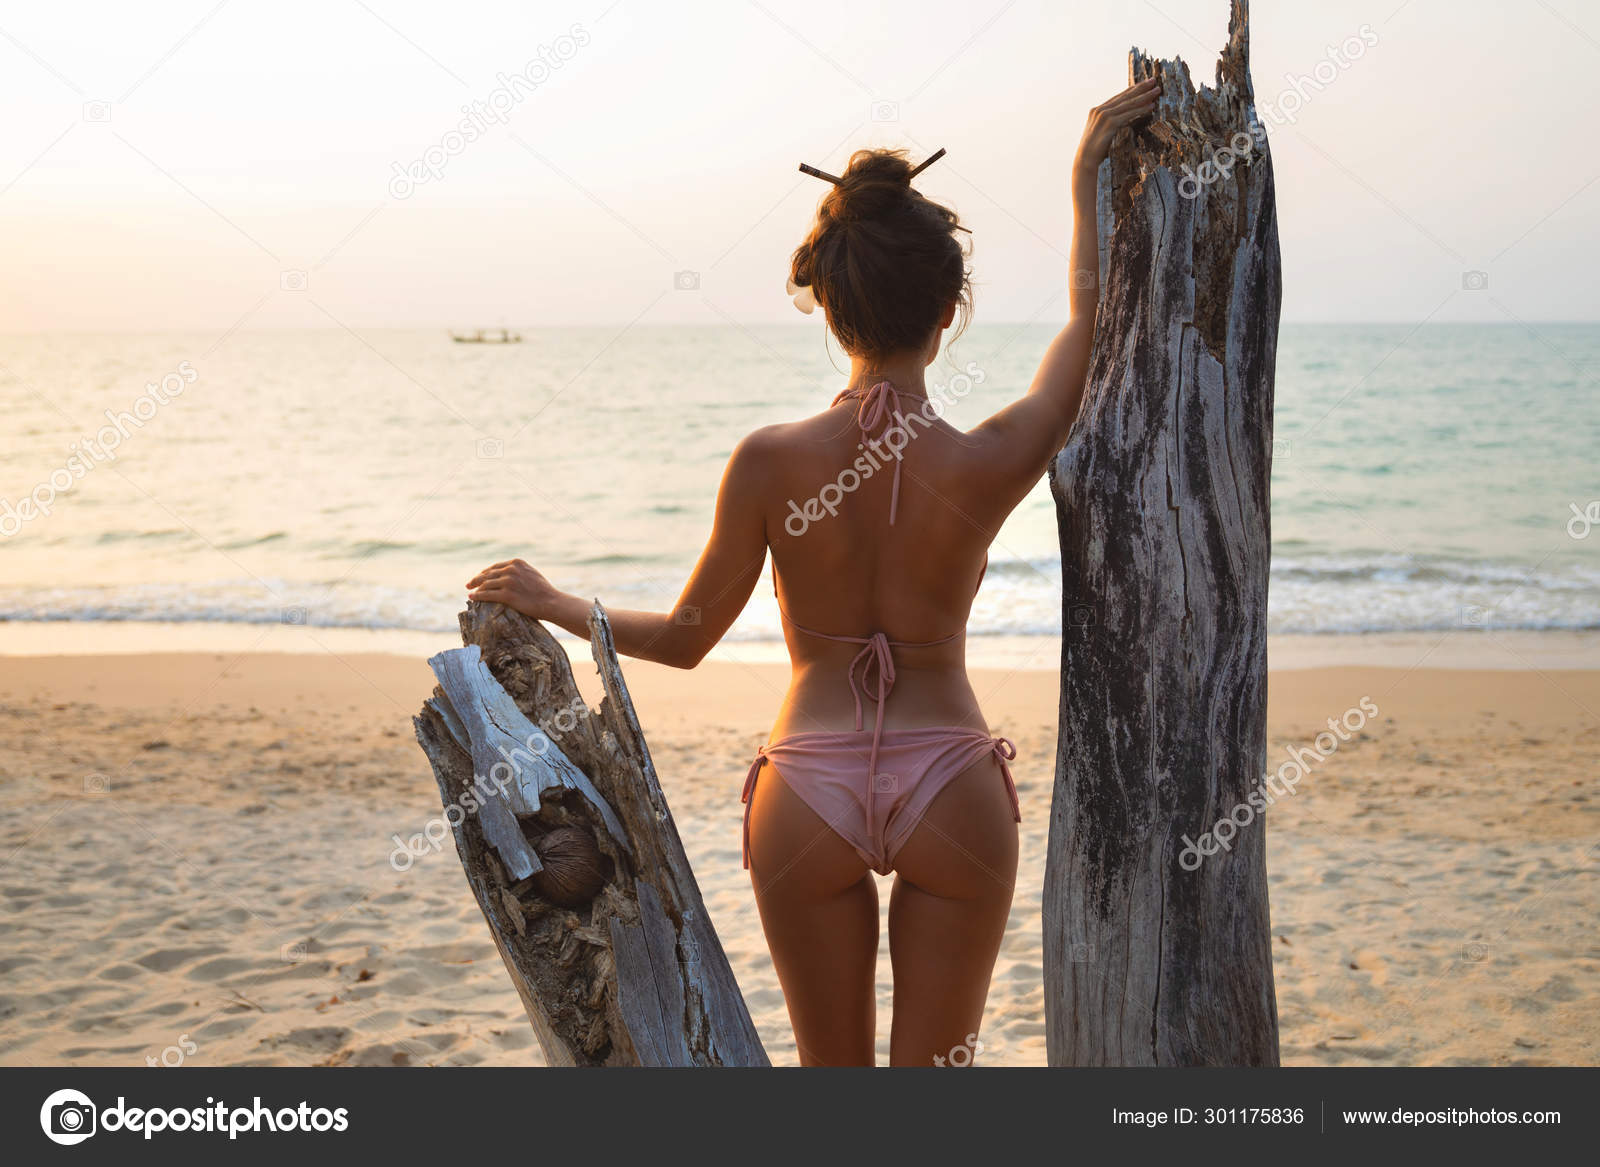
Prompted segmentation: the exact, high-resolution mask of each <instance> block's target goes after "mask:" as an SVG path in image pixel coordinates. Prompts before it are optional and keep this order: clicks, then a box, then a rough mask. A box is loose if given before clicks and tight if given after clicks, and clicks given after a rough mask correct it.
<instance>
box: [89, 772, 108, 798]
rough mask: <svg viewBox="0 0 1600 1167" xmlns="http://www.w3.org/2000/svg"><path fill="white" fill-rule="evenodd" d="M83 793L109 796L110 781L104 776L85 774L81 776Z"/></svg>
mask: <svg viewBox="0 0 1600 1167" xmlns="http://www.w3.org/2000/svg"><path fill="white" fill-rule="evenodd" d="M83 792H84V793H85V794H110V793H111V779H110V778H109V777H108V776H107V775H105V774H85V775H84V776H83Z"/></svg>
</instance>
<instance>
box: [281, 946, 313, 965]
mask: <svg viewBox="0 0 1600 1167" xmlns="http://www.w3.org/2000/svg"><path fill="white" fill-rule="evenodd" d="M309 953H310V949H309V947H308V945H307V942H306V941H304V940H296V941H295V942H294V943H293V944H283V945H280V946H279V947H278V959H279V960H281V961H283V963H284V964H304V963H305V961H306V957H307V956H308V955H309Z"/></svg>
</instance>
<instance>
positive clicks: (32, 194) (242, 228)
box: [0, 0, 1600, 332]
mask: <svg viewBox="0 0 1600 1167" xmlns="http://www.w3.org/2000/svg"><path fill="white" fill-rule="evenodd" d="M1227 9H1228V5H1227V3H1226V0H1159V2H1158V3H1146V2H1144V0H1112V2H1107V3H1062V2H1061V0H1015V2H1013V3H1006V2H1004V0H966V2H963V3H930V2H927V0H922V2H915V3H911V2H907V3H873V2H871V0H852V2H850V3H839V2H834V0H808V2H807V3H805V4H780V3H778V0H760V2H759V3H754V2H750V0H716V2H707V3H677V4H665V3H646V2H645V0H617V2H614V3H613V2H612V0H594V2H589V3H583V2H570V3H569V2H559V3H526V2H523V3H506V4H451V5H441V4H438V3H424V2H421V0H416V2H413V0H403V2H402V0H313V2H297V0H288V2H280V3H275V4H265V3H261V2H260V0H222V2H221V3H217V0H195V2H192V3H173V2H168V3H159V2H158V3H144V4H126V3H71V2H61V3H51V4H37V5H27V6H22V5H14V6H9V7H7V8H6V9H4V10H3V16H0V95H3V100H4V105H5V110H6V131H5V133H4V134H3V135H0V246H3V248H4V254H5V257H6V262H5V263H4V264H3V265H0V311H3V323H0V330H3V331H7V332H35V331H91V332H92V331H126V330H163V331H167V330H217V329H226V328H230V327H234V326H240V327H247V328H276V327H291V328H293V327H319V328H320V327H335V326H338V325H345V326H348V327H353V328H379V327H390V326H393V327H410V326H426V327H437V326H444V325H458V326H463V327H465V326H475V325H486V324H499V323H501V322H505V323H509V324H512V325H516V326H535V325H541V324H547V325H561V324H597V323H626V322H628V321H632V320H635V319H642V320H646V321H648V322H649V323H653V324H668V323H693V324H719V323H726V322H728V321H730V320H734V321H739V322H741V323H790V322H794V321H796V320H797V319H798V317H797V315H796V313H795V311H794V309H793V307H792V306H791V305H790V303H789V300H788V298H787V297H786V296H785V295H784V292H783V282H784V276H785V274H786V271H787V257H788V254H789V252H790V251H791V250H792V249H793V247H794V246H795V244H796V243H797V242H798V241H799V239H800V237H801V236H802V234H803V233H804V231H805V228H806V225H807V220H808V218H809V215H810V213H811V211H812V209H813V208H814V206H815V203H816V200H817V198H818V197H819V196H820V194H821V193H822V192H821V189H820V184H819V183H818V182H817V181H816V180H814V179H807V178H805V177H803V176H801V175H799V174H798V173H796V170H795V167H796V164H797V163H798V162H800V161H802V160H803V161H807V162H810V163H813V164H815V165H817V166H820V167H822V168H823V169H832V170H837V169H839V168H840V167H842V166H843V165H844V161H845V159H846V157H847V156H848V154H849V152H850V150H851V149H853V148H856V147H860V146H866V145H885V144H893V145H905V146H907V147H908V148H909V149H910V150H911V151H912V152H913V153H914V154H915V153H920V152H923V151H928V152H931V151H932V150H933V149H934V148H936V147H939V146H943V147H945V148H947V150H948V151H949V153H948V155H947V157H946V158H945V159H944V160H943V161H941V162H940V163H938V164H937V165H936V166H934V167H933V168H932V169H931V170H929V171H928V172H927V174H926V175H925V176H924V177H923V178H922V179H921V180H919V186H920V187H921V188H922V189H923V190H924V191H926V193H928V194H929V195H931V196H933V197H936V198H940V199H943V200H946V201H948V202H950V203H952V204H953V205H954V206H955V207H956V208H957V210H958V211H959V212H960V213H961V214H962V216H963V218H964V220H965V222H966V223H967V225H969V226H970V227H971V228H972V229H973V231H974V233H975V234H974V246H975V254H974V268H975V277H976V280H977V284H978V317H977V318H978V319H979V320H980V321H990V322H999V321H1021V320H1034V319H1038V320H1044V321H1048V320H1051V319H1055V318H1058V316H1059V313H1060V312H1062V311H1063V310H1064V305H1065V300H1064V297H1059V296H1058V293H1059V292H1060V290H1061V289H1062V288H1064V287H1065V282H1066V278H1067V268H1068V265H1067V261H1066V256H1065V253H1066V250H1067V239H1068V232H1069V227H1070V202H1069V198H1068V193H1067V192H1068V169H1069V163H1070V161H1071V157H1072V153H1073V150H1074V148H1075V146H1076V143H1077V140H1078V136H1079V134H1080V132H1081V130H1082V126H1083V120H1084V115H1085V113H1086V112H1087V110H1088V108H1089V106H1091V105H1093V104H1094V103H1096V102H1098V101H1101V100H1103V99H1104V98H1106V97H1108V96H1110V95H1111V94H1112V93H1114V92H1116V91H1117V90H1118V89H1120V88H1121V87H1122V86H1123V85H1124V84H1125V83H1126V54H1127V50H1128V48H1129V46H1130V45H1132V44H1139V45H1141V46H1143V47H1144V48H1146V49H1148V50H1150V51H1152V52H1155V53H1157V54H1158V55H1161V56H1172V55H1181V56H1183V57H1184V59H1185V60H1187V61H1188V62H1189V64H1190V68H1191V70H1192V71H1193V73H1194V74H1195V76H1196V80H1202V79H1204V80H1209V79H1210V77H1211V75H1212V71H1213V68H1214V64H1215V59H1216V52H1217V50H1218V49H1219V48H1220V47H1221V45H1222V43H1223V41H1224V39H1225V35H1226V25H1227ZM1252 30H1253V64H1254V75H1255V84H1256V91H1257V97H1258V100H1260V101H1261V102H1262V103H1263V104H1265V103H1266V102H1268V101H1271V100H1273V99H1275V98H1276V97H1277V95H1278V94H1279V93H1281V92H1282V91H1284V90H1285V87H1286V85H1287V84H1288V82H1287V81H1286V79H1285V78H1286V75H1290V74H1292V75H1296V76H1306V77H1311V78H1312V84H1310V85H1304V84H1303V85H1302V86H1301V89H1302V91H1303V92H1304V93H1305V94H1307V95H1308V96H1306V97H1305V99H1304V101H1303V107H1302V108H1301V109H1299V110H1298V112H1297V113H1296V114H1295V115H1294V120H1293V123H1292V124H1290V123H1287V122H1285V123H1283V124H1279V125H1272V124H1271V123H1269V132H1270V133H1271V144H1272V152H1273V157H1274V165H1275V171H1276V176H1277V184H1278V186H1277V189H1278V211H1279V218H1280V231H1281V240H1282V249H1283V265H1284V286H1285V294H1284V305H1283V308H1284V317H1285V319H1286V320H1298V321H1316V320H1345V321H1349V320H1383V321H1397V322H1412V323H1414V322H1417V321H1421V320H1424V319H1432V320H1439V321H1446V320H1487V321H1517V320H1524V321H1545V320H1595V319H1600V280H1597V279H1596V278H1595V263H1596V260H1597V259H1600V227H1597V226H1596V222H1597V219H1600V158H1597V156H1596V152H1595V150H1594V146H1595V143H1596V141H1597V134H1596V130H1595V126H1594V120H1593V119H1594V109H1595V105H1596V101H1597V98H1600V83H1597V81H1596V79H1595V78H1596V75H1597V67H1600V9H1597V8H1596V6H1595V5H1594V4H1593V3H1591V2H1584V0H1539V2H1537V3H1529V4H1519V5H1506V4H1503V3H1493V2H1489V0H1482V2H1465V0H1409V2H1402V0H1382V2H1379V3H1362V2H1355V0H1331V2H1319V3H1315V4H1313V3H1309V2H1299V0H1297V2H1294V3H1271V2H1266V0H1258V2H1257V3H1256V5H1255V6H1254V12H1253V15H1252ZM566 37H570V38H572V39H571V40H570V41H563V40H561V39H560V38H566ZM1349 38H1354V39H1355V40H1357V41H1359V40H1362V39H1363V38H1365V40H1366V41H1367V42H1370V43H1367V44H1364V45H1362V46H1361V47H1362V50H1363V51H1362V52H1361V53H1360V55H1359V56H1357V57H1354V58H1353V59H1352V58H1351V57H1349V56H1346V58H1345V61H1344V63H1342V64H1339V65H1337V66H1334V67H1333V69H1334V75H1333V76H1332V79H1331V80H1329V81H1328V82H1327V84H1326V85H1323V86H1320V87H1318V86H1317V85H1316V78H1315V76H1314V74H1313V70H1315V69H1316V68H1317V65H1318V63H1319V62H1324V61H1327V60H1328V50H1329V49H1330V47H1332V48H1336V49H1337V47H1338V46H1340V45H1341V44H1343V43H1345V42H1346V41H1347V39H1349ZM580 42H583V43H580ZM541 46H545V47H546V48H547V51H548V57H547V59H549V60H552V61H558V62H559V64H558V67H554V68H546V70H545V71H546V72H547V73H548V76H547V77H545V78H544V79H543V80H542V83H541V84H540V85H539V86H538V88H537V89H535V90H533V91H532V92H527V91H526V90H524V91H523V92H522V93H521V94H520V95H519V97H518V98H517V99H516V100H514V101H513V102H511V103H510V105H509V106H508V112H507V114H506V121H505V124H503V125H495V126H490V127H489V128H488V129H487V131H486V132H484V133H483V134H482V135H481V136H480V137H479V138H478V140H476V141H473V142H471V143H465V144H460V143H457V145H459V146H460V149H459V151H458V152H457V153H454V154H453V155H451V156H448V157H447V161H446V163H445V165H444V167H443V169H442V172H441V173H440V174H439V175H438V177H437V178H430V179H429V180H428V181H427V182H424V183H421V184H419V185H417V186H416V187H415V189H413V190H411V191H410V192H409V197H406V198H403V199H401V198H396V197H394V194H393V193H392V192H391V178H392V176H393V167H394V164H396V163H400V164H401V165H402V166H404V165H405V164H408V163H411V162H413V161H414V160H416V159H418V158H420V157H421V156H423V154H424V152H425V151H426V150H428V148H429V147H430V146H434V145H437V144H439V143H441V141H442V140H443V138H444V135H445V134H446V133H447V132H448V131H450V130H451V129H452V128H454V127H455V126H456V123H457V122H459V121H461V120H463V119H464V118H465V117H466V116H467V115H466V114H464V113H463V112H462V108H461V107H463V106H466V105H469V103H473V102H489V101H492V100H496V99H495V98H494V97H493V96H492V95H493V94H494V92H495V90H496V89H497V87H498V83H497V80H496V77H497V74H500V73H511V72H515V71H518V70H521V69H523V68H524V66H526V65H527V63H528V62H529V61H531V60H535V59H536V58H537V56H538V54H539V52H540V48H541ZM563 55H564V56H566V58H567V59H565V60H561V59H560V58H561V56H563ZM1329 68H1330V66H1324V76H1328V69H1329ZM679 271H688V272H694V273H697V274H698V281H699V287H698V289H691V290H677V289H676V288H675V281H674V274H675V273H676V272H679ZM1465 271H1484V272H1487V273H1488V287H1487V288H1486V289H1464V288H1463V280H1462V273H1463V272H1465ZM296 272H305V273H306V276H305V286H304V287H303V288H302V287H301V286H300V285H299V279H298V277H297V276H296V275H294V274H293V273H296ZM284 273H291V274H287V275H286V274H284Z"/></svg>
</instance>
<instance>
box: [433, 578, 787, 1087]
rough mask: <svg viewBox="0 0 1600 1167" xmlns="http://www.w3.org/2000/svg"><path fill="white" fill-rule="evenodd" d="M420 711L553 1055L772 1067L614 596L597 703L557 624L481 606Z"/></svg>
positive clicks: (495, 925) (465, 843)
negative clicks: (648, 712) (625, 645)
mask: <svg viewBox="0 0 1600 1167" xmlns="http://www.w3.org/2000/svg"><path fill="white" fill-rule="evenodd" d="M460 619H461V638H462V640H463V642H464V643H465V645H466V647H465V648H459V649H452V650H451V651H449V652H444V653H440V654H439V655H438V656H436V657H434V658H433V659H432V660H430V661H429V662H428V663H429V664H430V665H431V666H432V667H433V670H434V675H435V676H436V677H437V678H438V680H439V682H440V685H439V688H437V689H435V690H434V696H433V698H432V699H431V700H429V701H428V702H427V703H426V704H425V705H424V706H423V709H422V713H421V714H420V715H419V716H418V717H417V718H415V720H414V722H413V724H414V725H415V727H416V732H417V741H418V743H419V744H420V745H421V746H422V749H423V751H424V752H425V753H426V754H427V756H428V761H429V762H430V763H431V765H432V766H433V773H434V777H435V778H436V779H437V780H438V783H439V794H440V797H441V799H442V800H443V802H444V805H445V810H446V813H445V816H444V817H445V821H446V822H447V823H449V824H450V827H451V829H452V832H453V834H454V836H455V843H456V852H457V855H458V856H459V857H460V859H461V864H462V867H463V868H465V870H466V874H467V882H468V884H470V885H471V887H472V892H473V895H475V896H476V897H477V900H478V906H479V907H480V908H482V909H483V915H484V919H485V920H486V921H488V924H489V931H490V933H491V934H492V935H493V936H494V940H495V945H496V946H497V947H498V948H499V950H500V955H501V957H502V958H503V959H504V961H505V965H506V971H507V972H508V973H510V974H511V981H512V983H513V984H514V985H515V986H516V988H517V991H518V993H519V994H520V995H521V997H522V1003H523V1006H524V1008H525V1009H526V1010H527V1013H528V1020H529V1021H531V1022H532V1023H533V1028H534V1031H535V1032H536V1033H537V1034H538V1037H539V1042H540V1045H541V1046H543V1048H544V1053H545V1059H546V1061H547V1062H548V1063H549V1064H550V1065H552V1066H574V1065H575V1066H599V1065H644V1066H718V1065H720V1066H765V1065H767V1064H768V1063H767V1057H766V1054H765V1052H764V1051H763V1050H762V1048H761V1040H760V1038H759V1037H758V1036H757V1035H756V1031H755V1026H754V1025H753V1024H752V1023H751V1021H750V1013H749V1011H748V1010H747V1009H746V1008H745V1004H744V998H743V997H742V996H740V994H739V986H738V984H737V982H735V980H734V977H733V971H732V969H730V968H729V967H728V960H727V957H726V956H725V955H724V954H723V951H722V945H721V944H720V943H719V942H718V940H717V935H716V932H715V931H714V930H713V929H712V926H711V920H710V917H708V916H707V915H706V908H705V904H704V903H703V902H702V900H701V898H700V890H699V888H698V886H697V885H696V884H695V881H694V875H693V873H692V872H691V871H690V870H689V862H688V860H687V858H685V856H684V852H683V844H682V843H681V842H680V841H679V838H678V829H677V827H676V826H675V825H674V823H673V821H672V812H671V811H670V810H668V809H667V801H666V798H665V797H664V796H663V795H662V792H661V785H660V783H659V782H658V781H657V777H656V772H655V767H654V765H653V764H652V763H651V761H650V752H649V750H648V749H647V748H646V746H645V741H644V734H643V733H642V732H641V730H640V728H639V720H638V717H637V715H636V714H635V713H634V709H633V703H632V701H631V700H630V699H629V697H628V689H627V686H626V685H625V684H624V682H623V679H622V671H621V669H620V668H619V667H618V664H617V656H616V649H615V647H614V645H613V644H612V640H611V626H610V624H609V623H608V622H607V620H606V615H605V611H604V609H602V608H601V607H600V605H599V604H596V605H595V606H594V610H593V612H592V613H591V614H590V617H589V627H590V633H591V638H590V648H591V650H592V652H593V654H594V659H595V663H596V665H598V666H599V670H600V676H601V680H602V682H603V683H604V685H605V691H606V697H605V700H604V701H602V702H601V705H600V708H599V709H598V710H593V709H590V708H589V707H588V705H587V704H586V703H585V702H584V700H583V698H582V697H581V696H580V695H579V693H578V689H577V686H576V685H575V684H574V683H573V679H572V669H571V667H570V665H569V663H568V661H567V655H566V653H565V652H563V651H562V649H561V646H560V645H559V644H558V643H556V640H555V638H554V637H552V636H551V635H550V634H549V633H548V632H547V631H545V629H544V628H543V627H542V626H541V625H540V624H538V623H537V622H536V621H532V620H528V619H526V618H525V617H523V616H521V615H519V614H518V613H516V612H513V611H511V610H510V609H509V608H504V607H502V606H500V605H499V604H480V603H469V604H468V605H467V610H466V611H465V612H463V613H462V614H461V618H460Z"/></svg>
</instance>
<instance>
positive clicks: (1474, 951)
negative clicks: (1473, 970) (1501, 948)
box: [1461, 941, 1489, 964]
mask: <svg viewBox="0 0 1600 1167" xmlns="http://www.w3.org/2000/svg"><path fill="white" fill-rule="evenodd" d="M1461 959H1462V960H1463V961H1464V962H1466V963H1467V964H1482V963H1483V962H1484V961H1486V960H1488V959H1489V946H1488V945H1487V944H1484V943H1482V942H1481V941H1474V942H1472V943H1470V944H1463V945H1462V946H1461Z"/></svg>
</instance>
